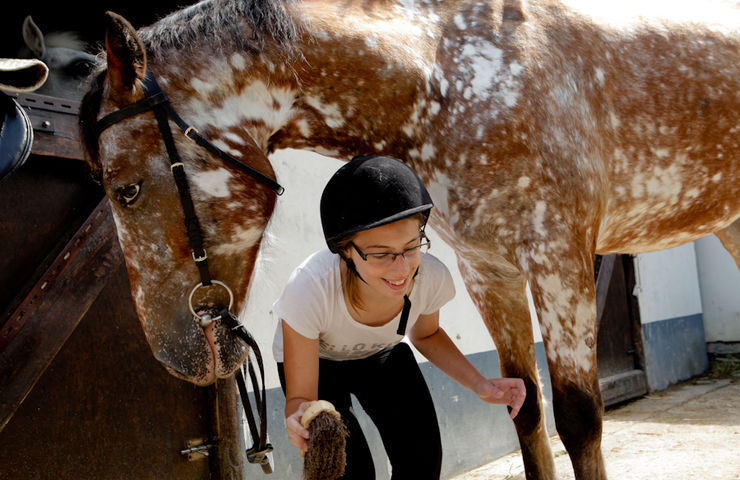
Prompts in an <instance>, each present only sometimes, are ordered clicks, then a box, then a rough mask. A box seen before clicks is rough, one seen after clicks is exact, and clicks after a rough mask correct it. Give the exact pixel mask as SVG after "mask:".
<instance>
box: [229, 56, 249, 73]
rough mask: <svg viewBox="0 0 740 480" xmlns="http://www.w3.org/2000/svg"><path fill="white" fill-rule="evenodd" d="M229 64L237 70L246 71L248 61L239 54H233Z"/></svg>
mask: <svg viewBox="0 0 740 480" xmlns="http://www.w3.org/2000/svg"><path fill="white" fill-rule="evenodd" d="M229 63H230V64H231V66H232V67H234V68H236V69H237V70H245V69H246V68H247V59H246V58H244V56H243V55H241V54H239V53H234V54H232V55H231V56H230V57H229Z"/></svg>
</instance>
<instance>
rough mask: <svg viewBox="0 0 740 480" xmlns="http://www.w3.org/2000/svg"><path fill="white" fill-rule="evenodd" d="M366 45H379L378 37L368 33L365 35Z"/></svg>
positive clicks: (372, 46)
mask: <svg viewBox="0 0 740 480" xmlns="http://www.w3.org/2000/svg"><path fill="white" fill-rule="evenodd" d="M365 45H367V46H368V47H369V48H375V47H377V46H378V38H377V37H374V36H371V35H368V36H367V37H365Z"/></svg>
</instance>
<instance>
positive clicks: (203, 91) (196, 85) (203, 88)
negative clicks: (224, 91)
mask: <svg viewBox="0 0 740 480" xmlns="http://www.w3.org/2000/svg"><path fill="white" fill-rule="evenodd" d="M190 86H191V87H193V89H195V91H196V92H198V93H199V94H200V95H203V96H205V95H208V94H209V93H211V92H213V91H214V90H216V89H217V88H218V87H219V85H218V83H211V82H206V81H204V80H201V79H199V78H191V79H190Z"/></svg>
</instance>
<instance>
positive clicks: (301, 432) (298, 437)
mask: <svg viewBox="0 0 740 480" xmlns="http://www.w3.org/2000/svg"><path fill="white" fill-rule="evenodd" d="M281 323H282V325H283V368H284V370H285V426H286V430H287V432H288V438H289V439H290V443H292V444H293V445H295V446H296V447H297V448H298V450H300V451H301V452H305V451H306V448H307V444H306V439H308V430H306V429H305V428H303V425H301V416H303V412H304V411H305V409H306V408H308V406H309V405H311V403H312V402H314V401H316V400H317V399H318V394H319V393H318V390H319V340H318V339H311V338H307V337H304V336H303V335H301V334H300V333H298V332H296V331H295V330H293V329H292V328H291V327H290V325H288V324H287V323H286V322H285V321H282V322H281Z"/></svg>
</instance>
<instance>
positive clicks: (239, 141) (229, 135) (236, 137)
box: [223, 132, 246, 156]
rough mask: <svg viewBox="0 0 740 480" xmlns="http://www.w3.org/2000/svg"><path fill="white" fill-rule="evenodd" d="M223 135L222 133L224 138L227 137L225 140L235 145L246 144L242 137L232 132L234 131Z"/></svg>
mask: <svg viewBox="0 0 740 480" xmlns="http://www.w3.org/2000/svg"><path fill="white" fill-rule="evenodd" d="M223 135H224V138H225V139H227V140H229V141H231V142H233V143H236V144H237V145H245V144H246V142H245V141H244V139H243V138H242V137H240V136H239V135H237V134H236V133H234V132H226V133H224V134H223ZM239 156H241V152H239Z"/></svg>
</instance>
